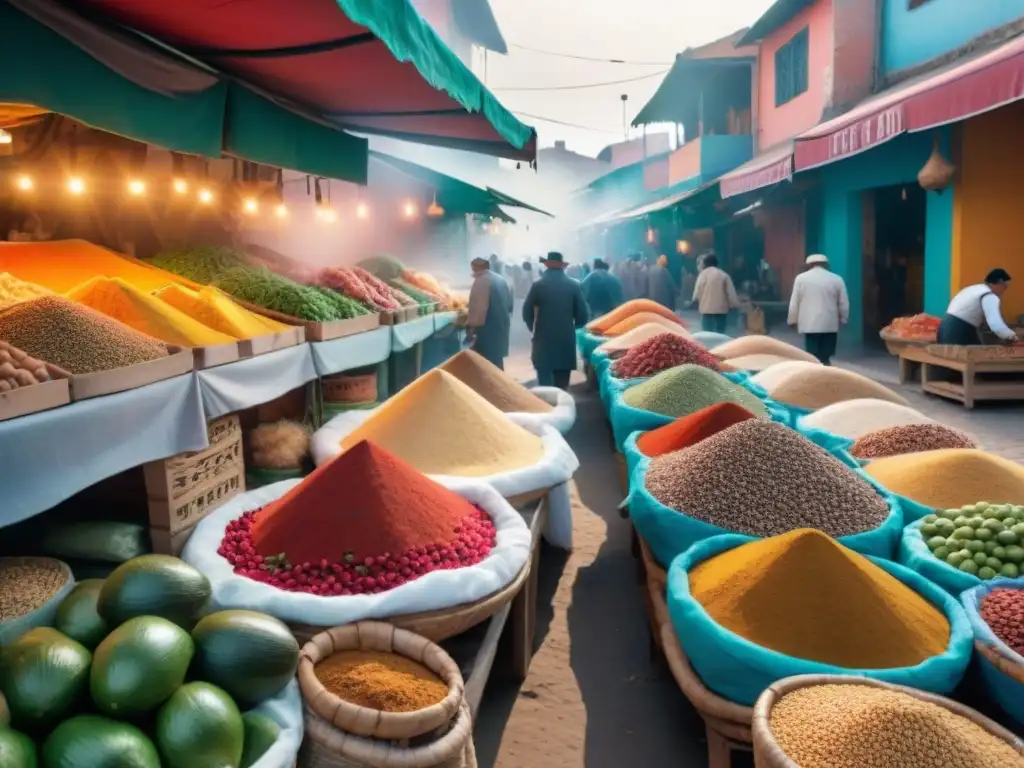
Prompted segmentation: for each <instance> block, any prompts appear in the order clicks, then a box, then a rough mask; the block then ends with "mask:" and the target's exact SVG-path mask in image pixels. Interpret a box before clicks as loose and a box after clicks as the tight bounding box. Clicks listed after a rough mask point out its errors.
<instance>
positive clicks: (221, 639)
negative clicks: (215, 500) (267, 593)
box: [0, 555, 299, 768]
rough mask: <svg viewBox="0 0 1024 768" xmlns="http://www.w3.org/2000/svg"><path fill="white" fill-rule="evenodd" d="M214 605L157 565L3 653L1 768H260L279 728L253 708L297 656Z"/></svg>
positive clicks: (255, 617) (186, 570)
mask: <svg viewBox="0 0 1024 768" xmlns="http://www.w3.org/2000/svg"><path fill="white" fill-rule="evenodd" d="M209 602H210V582H209V581H208V580H207V578H206V577H205V576H203V574H201V573H200V572H199V571H197V570H196V569H195V568H193V567H192V566H190V565H188V564H187V563H185V562H183V561H182V560H179V559H178V558H174V557H166V556H163V555H144V556H142V557H137V558H135V559H133V560H129V561H128V562H126V563H124V564H123V565H121V566H119V567H118V568H117V569H116V570H115V571H114V572H113V573H111V574H110V576H109V577H107V578H106V579H105V580H88V581H83V582H80V583H79V584H77V585H76V586H75V588H74V589H73V590H72V591H71V593H70V594H69V595H68V596H67V597H66V598H65V599H64V601H63V602H62V604H61V606H60V608H59V610H58V612H57V618H56V621H55V626H54V627H52V628H51V627H37V628H36V629H32V630H29V631H28V632H26V633H25V634H23V635H22V636H21V637H19V638H18V639H17V640H16V641H15V642H14V643H12V644H10V645H7V646H4V647H3V648H0V766H3V768H37V767H39V766H41V768H108V767H109V766H118V768H249V766H252V765H254V764H255V763H256V762H257V761H258V760H259V759H260V757H261V756H262V755H263V754H264V753H265V752H266V751H267V750H268V749H270V747H271V746H273V744H274V742H275V741H277V738H278V735H279V732H280V728H279V726H278V724H277V723H276V722H274V721H273V720H271V719H270V718H268V717H266V716H264V715H262V714H260V713H258V712H254V711H251V710H252V709H253V708H255V707H258V706H259V705H260V704H262V703H263V702H265V701H266V700H267V699H269V698H271V697H273V696H275V695H277V694H278V693H280V692H281V691H282V690H283V689H284V688H285V686H287V685H288V683H289V682H290V681H291V680H292V679H293V677H294V676H295V671H296V669H297V667H298V662H299V646H298V643H297V642H296V641H295V638H294V637H293V636H292V634H291V633H290V632H289V631H288V627H287V626H285V625H284V624H283V623H282V622H280V621H278V620H277V619H275V618H273V617H271V616H267V615H266V614H262V613H257V612H255V611H218V612H214V613H208V612H207V609H208V606H209Z"/></svg>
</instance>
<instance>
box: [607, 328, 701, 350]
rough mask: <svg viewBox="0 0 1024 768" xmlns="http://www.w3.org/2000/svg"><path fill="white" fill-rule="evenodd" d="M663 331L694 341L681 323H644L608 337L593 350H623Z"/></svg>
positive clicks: (659, 334)
mask: <svg viewBox="0 0 1024 768" xmlns="http://www.w3.org/2000/svg"><path fill="white" fill-rule="evenodd" d="M663 333H674V334H675V335H676V336H680V337H682V338H684V339H690V340H691V341H695V340H694V339H693V338H692V337H691V336H690V333H689V331H687V330H686V329H685V328H683V326H681V325H673V326H671V327H669V326H665V325H662V324H661V323H644V324H643V325H639V326H637V327H636V328H634V329H633V330H631V331H627V332H626V333H624V334H622V335H621V336H616V337H615V338H612V339H608V341H606V342H604V343H603V344H602V345H601V346H599V347H598V348H597V349H596V350H595V351H596V352H605V353H607V354H609V355H611V354H615V353H618V352H625V351H626V350H627V349H632V348H633V347H635V346H636V345H637V344H643V343H644V342H645V341H647V340H648V339H653V338H654V337H655V336H661V334H663Z"/></svg>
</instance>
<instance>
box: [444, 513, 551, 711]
mask: <svg viewBox="0 0 1024 768" xmlns="http://www.w3.org/2000/svg"><path fill="white" fill-rule="evenodd" d="M520 512H521V513H522V515H523V518H524V519H525V520H526V523H527V525H529V526H530V534H531V535H532V538H533V554H532V561H531V565H530V575H529V577H528V578H527V580H526V583H525V584H524V585H523V588H522V589H521V590H520V591H519V594H518V595H517V596H516V597H515V599H514V600H512V602H510V603H508V604H507V605H506V606H505V607H504V608H502V609H501V610H500V611H498V612H497V613H496V614H495V615H494V616H492V617H491V618H490V620H488V621H485V622H484V623H482V624H478V625H477V626H475V627H473V628H472V629H470V630H469V631H468V632H463V633H462V634H461V635H456V636H455V637H452V638H449V639H448V640H445V641H443V642H442V643H441V647H442V648H444V649H445V650H446V651H447V652H448V655H450V656H451V657H452V658H453V659H454V660H455V663H456V664H458V665H459V669H460V670H461V671H462V677H463V680H465V682H466V690H465V700H466V702H467V703H468V704H469V708H470V711H471V712H472V713H473V716H474V717H476V713H477V710H478V709H479V708H480V701H481V700H482V699H483V695H484V688H485V687H486V686H487V681H488V679H489V678H490V676H491V672H492V671H493V669H494V665H495V661H498V662H499V670H500V672H501V675H502V677H504V678H507V679H511V680H514V681H515V682H522V681H523V680H525V679H526V674H527V672H528V671H529V669H530V661H531V660H532V659H533V643H534V639H535V635H536V630H537V578H538V570H539V565H540V542H541V532H542V531H543V530H544V524H545V523H546V522H547V517H548V507H547V498H546V497H545V498H542V499H540V500H539V501H537V502H534V503H532V504H531V505H530V506H529V507H528V508H525V509H520ZM506 631H508V632H511V635H510V636H509V638H508V640H507V646H506V650H507V652H506V653H503V654H502V657H501V658H500V659H499V658H498V650H499V648H498V646H499V641H500V640H501V637H502V635H503V634H504V633H505V632H506Z"/></svg>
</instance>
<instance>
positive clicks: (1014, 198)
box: [950, 102, 1024, 323]
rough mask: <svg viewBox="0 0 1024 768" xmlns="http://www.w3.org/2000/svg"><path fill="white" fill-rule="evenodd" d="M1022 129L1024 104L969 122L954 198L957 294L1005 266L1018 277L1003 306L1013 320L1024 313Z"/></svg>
mask: <svg viewBox="0 0 1024 768" xmlns="http://www.w3.org/2000/svg"><path fill="white" fill-rule="evenodd" d="M1022 132H1024V102H1017V103H1016V104H1012V105H1010V106H1007V107H1003V108H1001V109H997V110H995V111H993V112H989V113H987V114H984V115H980V116H979V117H975V118H973V119H971V120H968V121H967V122H966V123H964V124H963V126H962V127H961V136H962V141H961V147H960V154H959V158H958V160H957V165H958V166H959V168H958V173H957V181H956V189H955V197H954V199H953V248H952V265H951V269H950V277H951V280H952V286H951V287H952V290H953V293H956V292H957V291H958V290H960V289H961V288H963V287H964V286H967V285H972V284H974V283H980V282H981V281H982V280H983V279H984V277H985V274H986V273H987V272H988V271H989V270H990V269H993V268H994V267H1003V268H1004V269H1006V270H1007V271H1008V272H1009V273H1010V275H1011V276H1012V277H1013V278H1014V280H1013V283H1012V284H1011V285H1010V290H1009V291H1007V293H1006V295H1005V296H1004V297H1003V305H1002V306H1003V319H1004V320H1006V321H1007V322H1009V323H1013V322H1014V321H1015V320H1016V318H1017V316H1018V315H1020V314H1024V247H1022V245H1021V234H1022V231H1024V217H1022V215H1021V205H1022V203H1024V189H1022V186H1021V181H1022V178H1024V176H1022V172H1024V142H1022V141H1021V135H1022Z"/></svg>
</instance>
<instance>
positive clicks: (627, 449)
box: [622, 432, 651, 489]
mask: <svg viewBox="0 0 1024 768" xmlns="http://www.w3.org/2000/svg"><path fill="white" fill-rule="evenodd" d="M642 434H644V433H643V432H633V433H632V434H630V436H629V437H627V438H626V442H624V443H623V444H622V455H623V456H624V457H625V459H626V471H627V472H628V473H629V474H628V476H629V479H630V484H629V487H630V488H631V489H632V487H633V473H634V472H635V471H636V468H637V465H638V464H640V462H642V461H643V462H650V460H651V459H650V457H649V456H645V455H644V454H643V453H641V451H640V449H639V448H638V447H637V445H636V441H637V440H639V439H640V435H642Z"/></svg>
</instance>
